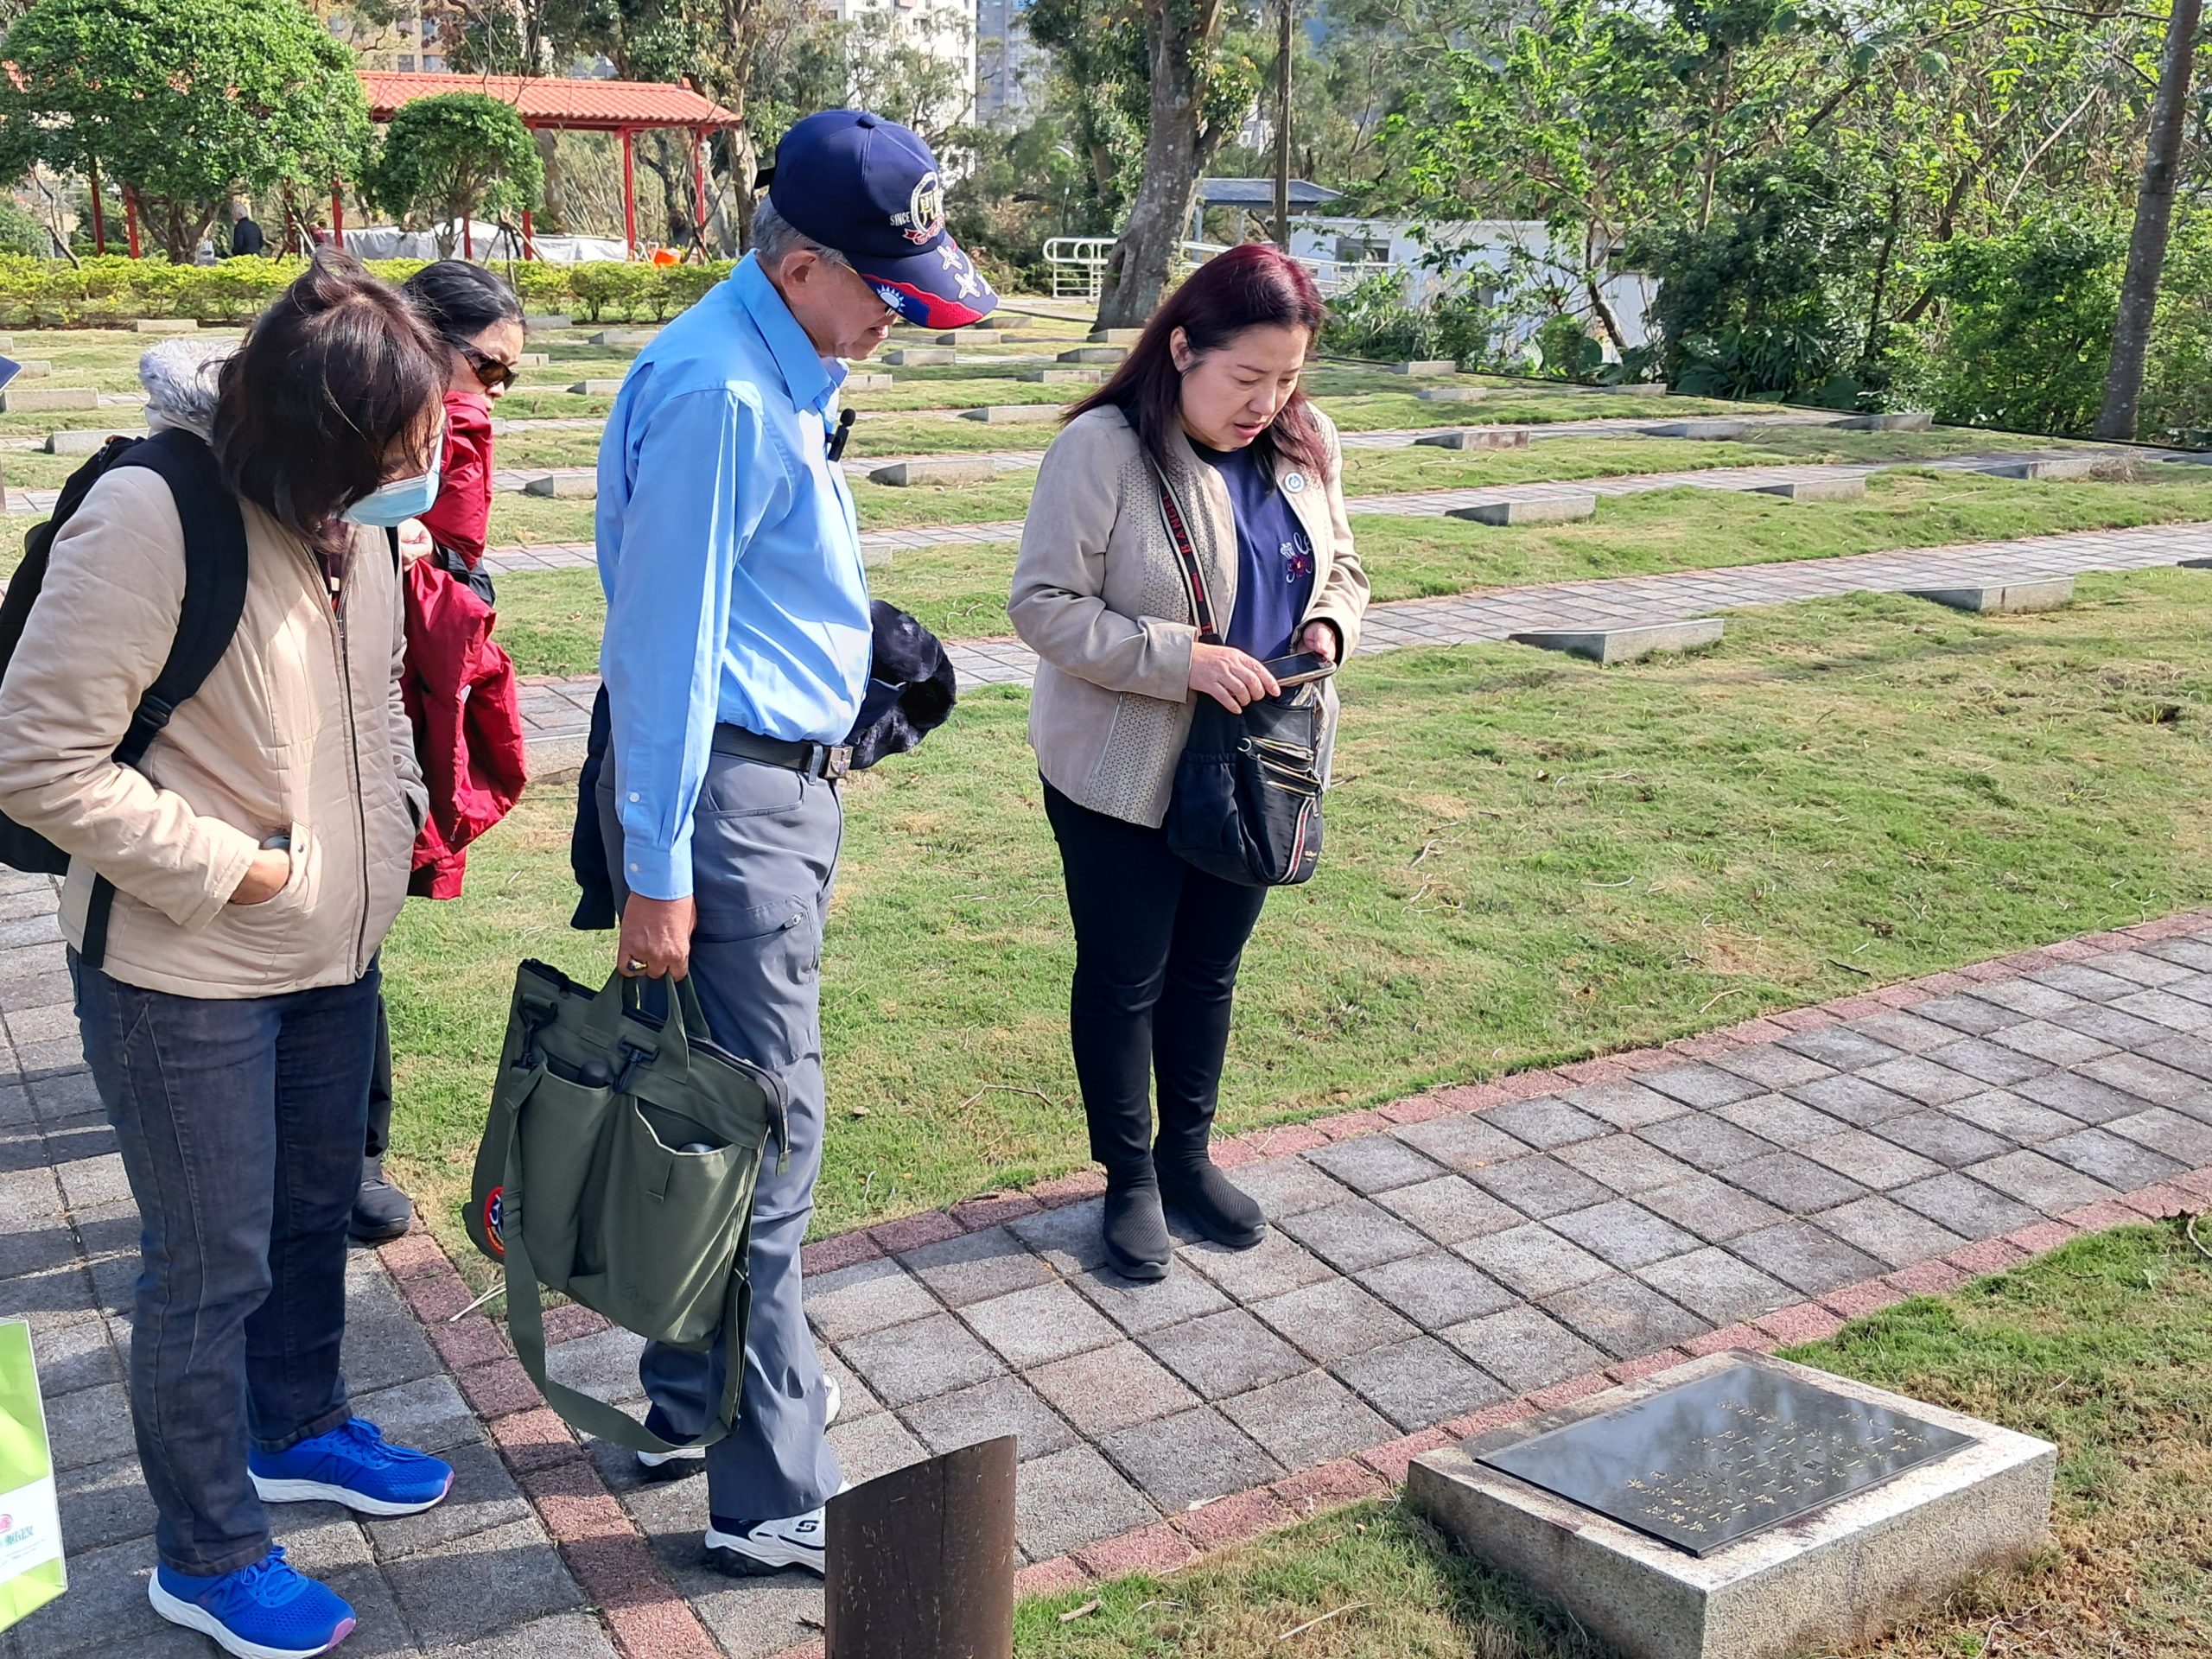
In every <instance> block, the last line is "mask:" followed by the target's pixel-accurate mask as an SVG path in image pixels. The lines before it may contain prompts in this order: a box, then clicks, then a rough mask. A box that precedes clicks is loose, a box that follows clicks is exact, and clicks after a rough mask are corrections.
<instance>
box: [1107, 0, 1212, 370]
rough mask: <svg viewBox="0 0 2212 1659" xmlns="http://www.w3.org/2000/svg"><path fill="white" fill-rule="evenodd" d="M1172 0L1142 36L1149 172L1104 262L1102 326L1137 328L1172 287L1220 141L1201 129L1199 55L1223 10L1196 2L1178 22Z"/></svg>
mask: <svg viewBox="0 0 2212 1659" xmlns="http://www.w3.org/2000/svg"><path fill="white" fill-rule="evenodd" d="M1174 10H1178V8H1177V7H1176V6H1175V5H1174V4H1173V0H1151V3H1149V4H1147V6H1146V8H1145V25H1144V26H1145V36H1146V43H1147V47H1148V48H1149V50H1148V53H1147V55H1148V56H1149V58H1150V60H1151V70H1152V114H1151V119H1150V122H1149V124H1148V130H1147V133H1146V136H1145V146H1144V178H1143V181H1141V183H1140V184H1139V185H1138V186H1137V194H1136V200H1135V201H1133V202H1131V203H1130V204H1129V216H1128V219H1127V220H1125V221H1124V222H1123V224H1122V234H1121V238H1120V239H1119V240H1117V241H1116V243H1115V244H1114V251H1113V254H1112V256H1111V257H1109V259H1108V260H1107V263H1106V280H1105V285H1104V287H1103V289H1101V291H1100V294H1099V299H1098V326H1099V327H1102V328H1135V327H1140V326H1141V324H1142V323H1143V322H1144V320H1145V319H1146V318H1147V317H1149V316H1150V315H1152V313H1153V310H1154V307H1156V306H1158V305H1159V303H1160V294H1161V292H1162V291H1163V290H1164V289H1166V286H1167V275H1168V270H1169V268H1170V267H1171V266H1172V265H1173V263H1174V259H1175V250H1176V247H1177V245H1178V244H1179V243H1180V242H1181V240H1182V238H1183V225H1184V222H1185V220H1186V219H1189V218H1190V216H1191V204H1192V200H1194V199H1195V198H1196V197H1197V195H1198V175H1199V173H1200V172H1202V171H1203V170H1204V169H1205V164H1206V162H1207V161H1208V160H1209V159H1210V158H1211V156H1212V154H1213V150H1214V149H1215V144H1214V143H1209V142H1208V140H1207V137H1206V135H1205V133H1204V132H1203V131H1202V130H1200V121H1201V118H1202V114H1203V111H1202V110H1201V108H1200V92H1199V87H1198V66H1197V63H1196V62H1195V61H1194V60H1195V58H1196V56H1197V54H1198V53H1200V52H1203V51H1204V50H1205V48H1206V46H1207V45H1208V43H1209V42H1210V41H1211V37H1212V35H1213V29H1214V22H1215V20H1216V18H1217V16H1219V13H1218V11H1217V10H1216V8H1215V7H1214V6H1213V5H1212V4H1207V5H1204V6H1202V7H1200V8H1199V10H1198V16H1197V19H1196V20H1195V23H1194V26H1193V27H1192V28H1190V29H1179V28H1177V27H1176V23H1177V19H1176V18H1175V17H1174V16H1173V11H1174Z"/></svg>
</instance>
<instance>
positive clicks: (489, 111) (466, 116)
mask: <svg viewBox="0 0 2212 1659" xmlns="http://www.w3.org/2000/svg"><path fill="white" fill-rule="evenodd" d="M363 185H364V188H365V189H366V190H367V192H368V194H369V195H370V197H371V198H372V200H375V201H376V202H377V203H378V205H379V206H381V207H383V208H384V209H385V212H387V213H391V214H392V215H393V216H394V217H395V218H401V217H404V216H405V215H407V214H410V213H414V214H417V215H419V216H421V217H422V218H423V219H429V220H430V221H431V222H432V224H433V225H435V226H436V233H437V238H438V257H440V258H442V259H443V258H448V257H451V256H452V253H453V247H454V238H455V237H456V235H457V234H458V232H457V231H456V229H455V226H457V225H458V224H459V223H461V221H463V220H465V219H473V218H476V217H479V216H486V217H489V218H492V219H497V220H499V222H500V223H502V224H511V223H512V222H514V221H515V220H517V219H519V218H520V217H521V216H522V214H523V213H524V212H525V211H527V210H528V209H530V208H532V207H536V206H537V200H538V198H539V196H540V195H541V194H543V191H544V188H545V168H544V164H543V162H540V161H539V160H538V156H537V145H536V144H535V143H532V142H531V137H530V130H529V129H528V128H526V127H524V125H523V124H522V118H521V117H520V116H518V115H517V114H516V113H515V111H514V106H513V105H511V104H502V103H501V102H500V101H499V99H496V98H487V97H486V96H485V95H484V94H483V93H481V92H445V93H442V94H440V95H439V96H438V97H435V98H418V99H416V100H415V101H414V102H413V103H411V104H406V105H401V106H400V108H399V110H398V111H397V113H396V114H395V115H394V116H393V117H392V118H391V126H389V127H388V128H386V129H385V137H384V149H383V150H382V151H381V152H380V153H379V154H378V156H377V159H376V160H375V162H372V164H371V165H370V168H369V170H368V174H367V176H366V177H365V179H364V180H363Z"/></svg>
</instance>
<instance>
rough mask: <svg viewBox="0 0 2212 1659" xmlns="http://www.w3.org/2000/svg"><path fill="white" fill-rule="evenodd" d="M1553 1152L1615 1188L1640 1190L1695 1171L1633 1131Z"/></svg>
mask: <svg viewBox="0 0 2212 1659" xmlns="http://www.w3.org/2000/svg"><path fill="white" fill-rule="evenodd" d="M1554 1156H1555V1157H1557V1158H1558V1159H1559V1160H1560V1162H1561V1163H1564V1164H1567V1165H1570V1166H1573V1168H1575V1169H1578V1170H1580V1171H1581V1172H1582V1173H1584V1174H1585V1175H1587V1176H1588V1177H1589V1178H1590V1179H1592V1180H1593V1181H1599V1182H1601V1183H1603V1184H1604V1185H1606V1186H1609V1187H1611V1189H1612V1190H1613V1191H1614V1192H1645V1191H1647V1190H1649V1188H1651V1187H1655V1186H1672V1185H1674V1184H1675V1182H1677V1181H1682V1180H1687V1179H1689V1177H1691V1176H1692V1175H1694V1174H1695V1173H1697V1170H1696V1168H1695V1166H1693V1165H1691V1164H1688V1163H1685V1162H1683V1161H1682V1160H1680V1159H1676V1158H1672V1157H1669V1155H1668V1154H1666V1153H1664V1152H1662V1151H1661V1150H1660V1149H1659V1148H1658V1147H1655V1146H1653V1145H1651V1144H1650V1143H1649V1141H1647V1140H1642V1139H1639V1138H1637V1136H1636V1135H1600V1136H1599V1138H1598V1139H1596V1140H1595V1141H1578V1142H1576V1143H1575V1144H1574V1145H1573V1146H1571V1147H1560V1149H1559V1150H1558V1152H1557V1153H1556V1154H1554Z"/></svg>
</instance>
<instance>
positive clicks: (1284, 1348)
mask: <svg viewBox="0 0 2212 1659" xmlns="http://www.w3.org/2000/svg"><path fill="white" fill-rule="evenodd" d="M1325 1282H1326V1283H1329V1284H1332V1285H1334V1284H1341V1283H1342V1282H1343V1281H1341V1280H1330V1281H1325ZM1291 1294H1295V1293H1291ZM1143 1341H1144V1345H1145V1346H1146V1347H1147V1349H1149V1350H1150V1351H1151V1352H1152V1355H1153V1357H1154V1358H1155V1359H1157V1360H1159V1361H1160V1363H1161V1364H1163V1365H1165V1366H1166V1367H1167V1369H1168V1370H1171V1371H1173V1372H1174V1373H1175V1375H1176V1376H1179V1377H1180V1378H1182V1379H1183V1381H1184V1382H1185V1383H1188V1384H1190V1386H1191V1387H1192V1389H1196V1390H1197V1391H1198V1397H1199V1398H1200V1399H1203V1400H1218V1399H1220V1398H1222V1397H1223V1396H1224V1395H1231V1394H1242V1393H1243V1392H1244V1390H1245V1389H1256V1388H1258V1387H1259V1386H1260V1385H1261V1384H1262V1383H1273V1382H1274V1381H1276V1380H1277V1379H1278V1378H1281V1377H1285V1376H1290V1375H1291V1374H1292V1373H1293V1372H1294V1371H1300V1370H1305V1369H1306V1366H1307V1363H1308V1361H1307V1360H1306V1357H1305V1356H1304V1355H1302V1354H1300V1352H1299V1351H1297V1350H1296V1349H1295V1348H1294V1347H1292V1346H1291V1345H1290V1344H1288V1343H1287V1342H1285V1341H1284V1340H1283V1339H1282V1338H1280V1337H1278V1336H1276V1335H1275V1334H1274V1332H1272V1331H1270V1330H1268V1327H1267V1326H1266V1325H1263V1324H1262V1323H1261V1321H1260V1320H1259V1319H1257V1318H1256V1317H1255V1315H1254V1314H1252V1313H1250V1312H1249V1311H1248V1310H1246V1309H1244V1308H1241V1307H1233V1308H1230V1310H1229V1311H1228V1312H1227V1313H1210V1314H1208V1315H1207V1316H1206V1317H1205V1319H1192V1320H1191V1321H1189V1322H1188V1323H1187V1324H1184V1325H1169V1326H1168V1327H1167V1328H1166V1330H1165V1331H1155V1332H1153V1333H1152V1334H1151V1335H1150V1336H1148V1337H1146V1338H1143Z"/></svg>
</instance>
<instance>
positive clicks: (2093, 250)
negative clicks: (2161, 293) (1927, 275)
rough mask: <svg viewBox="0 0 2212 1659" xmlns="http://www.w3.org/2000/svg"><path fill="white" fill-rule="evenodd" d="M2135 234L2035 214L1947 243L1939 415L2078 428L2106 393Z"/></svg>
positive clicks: (1939, 269)
mask: <svg viewBox="0 0 2212 1659" xmlns="http://www.w3.org/2000/svg"><path fill="white" fill-rule="evenodd" d="M2126 251H2127V232H2126V230H2124V229H2122V228H2121V227H2120V226H2118V225H2114V224H2099V223H2082V222H2079V221H2076V220H2074V219H2063V218H2050V219H2032V220H2031V221H2029V222H2028V223H2026V224H2024V225H2023V226H2020V227H2019V228H2018V229H2017V230H2014V231H2011V232H2006V233H2005V235H2002V236H1991V237H1977V238H1965V237H1961V238H1960V239H1959V240H1957V241H1955V242H1952V243H1949V244H1947V245H1945V246H1943V247H1942V248H1941V249H1939V250H1938V251H1937V257H1936V262H1935V269H1934V272H1933V279H1934V280H1933V283H1932V285H1933V287H1934V288H1935V290H1936V295H1937V296H1938V297H1940V298H1941V299H1942V301H1943V302H1944V306H1945V312H1946V318H1945V324H1946V326H1945V327H1944V330H1943V334H1942V340H1941V342H1940V344H1939V345H1938V346H1936V351H1935V359H1936V361H1935V377H1934V383H1935V393H1936V419H1937V420H1939V421H1945V422H1951V423H1956V424H1959V425H1961V426H1988V427H1998V428H2001V429H2006V430H2010V431H2014V432H2039V433H2050V434H2051V435H2054V436H2070V435H2078V434H2082V433H2086V432H2087V431H2088V429H2089V425H2090V423H2092V422H2093V421H2094V420H2095V418H2096V414H2097V409H2098V406H2099V404H2101V402H2102V400H2103V396H2104V378H2105V367H2106V365H2107V363H2108V362H2109V360H2110V359H2111V356H2112V334H2113V321H2114V319H2115V317H2116V316H2117V315H2118V314H2119V306H2120V267H2121V264H2122V263H2123V261H2124V260H2125V258H2126Z"/></svg>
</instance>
